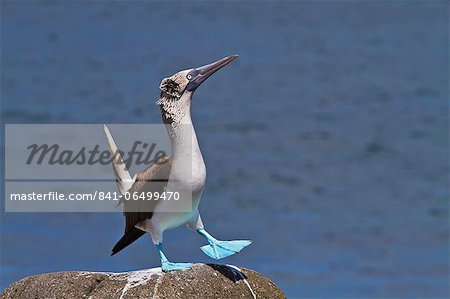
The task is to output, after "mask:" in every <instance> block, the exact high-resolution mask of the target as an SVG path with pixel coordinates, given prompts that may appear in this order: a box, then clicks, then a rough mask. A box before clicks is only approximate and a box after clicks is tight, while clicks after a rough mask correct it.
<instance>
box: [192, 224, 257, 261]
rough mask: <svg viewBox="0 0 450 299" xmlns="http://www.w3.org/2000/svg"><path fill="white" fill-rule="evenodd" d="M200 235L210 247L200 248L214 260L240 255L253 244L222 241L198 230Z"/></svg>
mask: <svg viewBox="0 0 450 299" xmlns="http://www.w3.org/2000/svg"><path fill="white" fill-rule="evenodd" d="M197 231H198V233H199V234H200V235H202V236H203V237H205V238H206V240H207V241H208V243H209V245H205V246H202V247H200V249H201V250H202V251H203V252H204V253H205V254H206V255H207V256H209V257H211V258H213V259H216V260H218V259H223V258H225V257H227V256H230V255H233V254H235V253H238V252H239V251H241V250H242V249H244V248H245V247H247V246H248V245H250V244H252V241H250V240H234V241H220V240H217V239H216V238H214V237H213V236H211V235H210V234H209V233H208V232H207V231H206V230H204V229H199V230H197Z"/></svg>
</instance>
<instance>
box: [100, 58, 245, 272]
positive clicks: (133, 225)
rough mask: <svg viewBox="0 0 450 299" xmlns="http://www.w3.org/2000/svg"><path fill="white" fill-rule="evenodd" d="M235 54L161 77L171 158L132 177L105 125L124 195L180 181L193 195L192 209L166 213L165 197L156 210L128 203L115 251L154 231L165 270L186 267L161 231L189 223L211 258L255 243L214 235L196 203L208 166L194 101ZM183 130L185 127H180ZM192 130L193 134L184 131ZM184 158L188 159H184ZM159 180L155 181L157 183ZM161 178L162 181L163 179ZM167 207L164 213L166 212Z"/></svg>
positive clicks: (161, 105) (158, 189)
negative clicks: (171, 254) (167, 249)
mask: <svg viewBox="0 0 450 299" xmlns="http://www.w3.org/2000/svg"><path fill="white" fill-rule="evenodd" d="M236 57H237V55H232V56H227V57H224V58H222V59H220V60H218V61H216V62H214V63H211V64H208V65H205V66H202V67H197V68H193V69H188V70H183V71H180V72H178V73H176V74H175V75H173V76H171V77H169V78H165V79H163V80H162V82H161V85H160V89H161V95H160V98H159V99H158V100H157V102H156V103H157V105H158V106H159V108H160V110H161V115H162V120H163V122H164V124H165V125H166V128H167V131H168V134H169V137H170V141H171V143H172V156H171V157H168V156H166V155H164V156H162V157H160V158H158V159H157V160H156V161H155V162H153V163H152V164H151V165H149V166H148V167H147V168H146V169H145V170H143V171H141V172H140V173H138V174H137V175H135V176H134V177H131V175H130V173H129V172H128V169H127V167H126V166H125V164H124V163H123V160H122V157H121V156H120V152H119V150H118V148H117V146H116V144H115V142H114V139H113V137H112V136H111V133H110V132H109V130H108V128H107V127H106V126H105V127H104V129H105V133H106V136H107V138H108V143H109V146H110V150H111V153H112V155H113V157H115V159H114V160H113V169H114V173H115V176H116V182H117V186H118V188H119V191H120V192H121V193H122V194H125V193H126V192H131V193H135V192H148V191H151V192H160V193H162V192H164V191H171V190H177V186H176V184H182V185H183V186H188V189H189V192H191V193H192V210H190V211H188V212H165V211H164V205H165V201H152V203H150V204H152V205H154V206H153V207H152V211H151V212H150V211H149V210H147V209H146V210H145V211H127V204H129V203H127V202H126V201H122V202H123V203H124V216H125V233H124V235H123V237H122V238H121V239H120V240H119V241H118V242H117V244H116V245H115V246H114V248H113V249H112V254H111V255H114V254H116V253H118V252H119V251H121V250H122V249H123V248H125V247H126V246H128V245H130V244H131V243H133V242H134V241H135V240H137V239H138V238H140V237H141V236H142V235H144V234H145V233H146V232H147V233H149V234H150V236H151V238H152V241H153V244H154V245H155V246H156V249H157V251H158V253H159V256H160V260H161V268H162V270H163V271H165V272H167V271H172V270H186V269H190V268H191V267H192V264H191V263H173V262H170V261H169V260H168V259H167V257H166V255H165V253H164V250H163V233H164V231H166V230H169V229H173V228H175V227H178V226H180V225H183V224H186V225H187V226H188V227H189V228H191V229H193V230H195V231H197V232H198V233H199V234H200V235H201V236H203V237H204V238H205V239H206V241H207V242H208V245H205V246H202V247H201V250H202V251H203V252H204V253H205V254H206V255H208V256H209V257H211V258H214V259H221V258H225V257H228V256H230V255H233V254H235V253H238V252H239V251H241V250H242V249H243V248H244V247H246V246H248V245H250V244H251V241H250V240H234V241H221V240H218V239H216V238H214V237H213V236H211V235H210V234H209V233H208V232H207V231H206V230H205V227H204V225H203V222H202V219H201V217H200V214H199V211H198V206H199V203H200V198H201V196H202V192H203V189H204V187H205V180H206V167H205V163H204V160H203V156H202V153H201V151H200V147H199V144H198V141H197V137H196V134H195V130H194V127H193V124H192V119H191V111H190V110H191V103H192V96H193V94H194V92H195V90H196V89H197V88H198V87H199V86H200V85H201V84H202V83H203V82H204V81H205V80H206V79H207V78H208V77H210V76H211V75H212V74H214V73H215V72H217V71H218V70H220V69H221V68H222V67H224V66H226V65H227V64H229V63H230V62H231V61H233V60H234V59H235V58H236ZM182 128H184V129H182ZM186 128H189V132H188V133H189V134H186V131H185V130H186ZM186 159H189V160H188V161H186ZM186 163H189V168H190V166H191V165H192V168H190V169H189V171H190V173H189V175H186V173H184V172H183V171H182V169H181V168H183V166H182V165H183V164H184V165H186ZM156 181H157V182H159V183H155V182H156ZM161 181H163V182H164V183H162V184H161V183H160V182H161ZM163 211H164V212H163Z"/></svg>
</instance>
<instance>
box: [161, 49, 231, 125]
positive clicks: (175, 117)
mask: <svg viewBox="0 0 450 299" xmlns="http://www.w3.org/2000/svg"><path fill="white" fill-rule="evenodd" d="M236 57H237V55H231V56H227V57H224V58H222V59H219V60H217V61H216V62H213V63H211V64H207V65H204V66H201V67H197V68H193V69H188V70H183V71H179V72H178V73H176V74H175V75H173V76H171V77H168V78H164V79H163V80H162V81H161V85H160V86H159V89H161V95H160V98H159V99H158V101H156V103H157V104H158V105H159V107H160V108H161V114H162V117H163V121H164V123H166V124H171V123H174V122H175V123H182V122H183V118H184V117H185V116H186V115H188V113H189V109H190V104H191V99H192V95H193V93H194V92H195V90H196V89H197V88H198V87H199V86H200V85H201V84H202V83H203V82H205V81H206V79H208V78H209V77H210V76H211V75H212V74H214V73H215V72H217V71H218V70H220V69H221V68H223V67H224V66H226V65H227V64H228V63H230V62H231V61H233V60H234V59H236Z"/></svg>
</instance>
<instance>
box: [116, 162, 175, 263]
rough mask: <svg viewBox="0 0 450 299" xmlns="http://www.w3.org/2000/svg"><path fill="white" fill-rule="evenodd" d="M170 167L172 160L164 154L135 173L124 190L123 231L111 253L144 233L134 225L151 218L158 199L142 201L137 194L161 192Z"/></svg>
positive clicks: (145, 194)
mask: <svg viewBox="0 0 450 299" xmlns="http://www.w3.org/2000/svg"><path fill="white" fill-rule="evenodd" d="M171 167H172V161H171V160H170V158H169V157H168V156H166V155H164V156H162V157H160V158H159V159H157V160H156V161H155V162H154V163H152V164H150V165H149V166H148V167H147V168H146V169H144V170H143V171H141V172H140V173H139V174H138V175H137V178H136V180H135V182H134V184H133V186H132V187H131V188H130V190H128V191H127V192H126V193H129V195H130V197H129V200H126V199H123V200H122V202H123V204H124V212H123V214H124V216H125V232H124V234H123V236H122V238H121V239H120V240H119V241H118V242H117V243H116V245H115V246H114V248H113V249H112V253H111V255H114V254H116V253H118V252H119V251H121V250H122V249H124V248H125V247H127V246H128V245H130V244H131V243H133V242H134V241H136V240H137V239H139V238H140V237H141V236H143V235H144V234H145V232H144V231H142V230H140V229H138V228H136V227H135V226H136V224H138V223H139V222H141V221H144V220H146V219H151V218H152V216H153V212H152V211H153V210H154V208H155V206H156V204H157V203H158V201H155V200H148V201H142V200H141V199H140V197H139V196H140V195H141V194H144V196H147V193H148V192H152V193H154V192H158V193H159V194H162V192H164V190H165V187H166V185H167V181H168V179H169V174H170V169H171ZM133 194H136V196H137V198H138V199H139V200H137V201H135V200H134V199H133ZM124 196H127V195H124Z"/></svg>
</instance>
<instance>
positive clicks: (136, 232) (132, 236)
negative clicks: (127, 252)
mask: <svg viewBox="0 0 450 299" xmlns="http://www.w3.org/2000/svg"><path fill="white" fill-rule="evenodd" d="M144 234H145V232H144V231H142V230H140V229H139V228H136V227H133V228H132V229H131V230H130V231H128V232H127V233H126V234H125V235H123V237H122V238H121V239H120V240H119V242H117V244H116V245H115V246H114V248H113V249H112V252H111V255H115V254H116V253H118V252H119V251H121V250H122V249H124V248H125V247H127V246H128V245H130V244H131V243H133V242H134V241H136V240H137V239H139V238H140V237H142V236H143V235H144Z"/></svg>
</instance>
